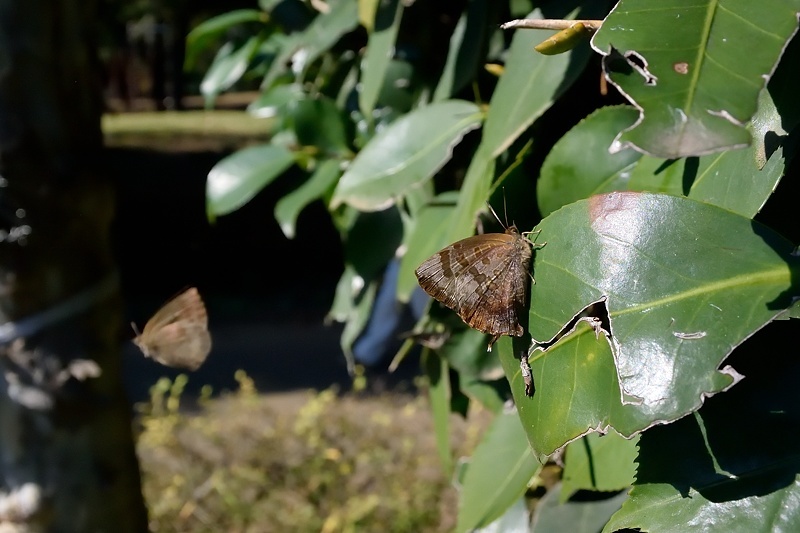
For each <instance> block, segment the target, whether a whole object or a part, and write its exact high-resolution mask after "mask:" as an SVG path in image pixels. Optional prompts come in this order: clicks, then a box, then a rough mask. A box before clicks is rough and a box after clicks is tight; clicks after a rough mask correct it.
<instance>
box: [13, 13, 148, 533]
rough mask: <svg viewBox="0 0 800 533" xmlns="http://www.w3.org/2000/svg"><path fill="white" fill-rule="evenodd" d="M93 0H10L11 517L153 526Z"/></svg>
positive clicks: (58, 526) (121, 528)
mask: <svg viewBox="0 0 800 533" xmlns="http://www.w3.org/2000/svg"><path fill="white" fill-rule="evenodd" d="M95 8H96V5H95V3H94V2H92V1H80V0H56V1H52V0H51V1H49V2H45V1H43V0H0V370H2V375H1V376H0V529H2V530H3V531H6V530H7V529H6V528H9V527H10V528H11V530H16V531H59V532H62V531H63V532H72V531H74V532H86V531H114V532H127V531H131V532H139V531H146V530H147V517H146V511H145V507H144V503H143V500H142V496H141V489H140V479H139V469H138V464H137V461H136V456H135V450H134V446H133V437H132V430H131V422H130V409H129V406H128V403H127V401H126V398H125V395H124V391H123V388H122V382H121V379H120V359H121V358H120V353H119V351H120V348H119V327H120V323H121V305H120V297H119V288H118V283H117V282H116V274H115V272H116V271H115V265H114V260H113V257H112V253H111V243H110V236H109V231H110V224H111V219H112V216H113V210H114V207H113V191H112V187H111V183H110V180H109V179H108V176H107V175H105V173H104V170H103V165H102V163H101V157H102V152H101V149H102V133H101V130H100V115H101V111H102V100H101V85H100V75H99V74H100V70H99V62H98V61H97V58H96V56H95V54H96V50H95V48H94V45H95V43H94V27H93V25H94V24H95V21H96V20H97V17H96V12H95Z"/></svg>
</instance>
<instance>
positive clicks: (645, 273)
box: [498, 193, 800, 454]
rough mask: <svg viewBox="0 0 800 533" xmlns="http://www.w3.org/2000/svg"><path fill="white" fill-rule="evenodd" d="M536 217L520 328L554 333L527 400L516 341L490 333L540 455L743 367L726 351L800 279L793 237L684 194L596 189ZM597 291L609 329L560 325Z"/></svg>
mask: <svg viewBox="0 0 800 533" xmlns="http://www.w3.org/2000/svg"><path fill="white" fill-rule="evenodd" d="M537 229H540V230H541V236H542V239H543V240H546V241H547V242H548V244H547V246H545V247H544V248H542V249H540V250H537V251H536V255H535V260H534V272H535V276H536V284H535V285H533V287H532V289H531V310H530V326H529V328H530V333H531V335H532V337H533V339H534V342H537V343H539V344H546V343H548V342H551V341H552V340H553V339H556V337H557V335H558V334H559V333H566V335H564V336H563V337H562V338H560V340H558V342H556V343H555V344H553V345H552V346H551V347H549V348H548V349H547V350H546V351H545V352H542V351H541V350H540V349H537V350H535V351H534V352H533V353H532V355H531V357H530V364H531V367H532V370H533V377H534V386H535V392H534V396H533V398H532V399H526V398H524V394H523V392H522V385H521V381H522V378H521V376H520V372H519V368H518V363H517V361H516V360H515V359H514V357H513V353H519V349H518V348H517V347H516V346H515V349H514V352H512V350H511V349H510V348H509V343H508V342H504V343H498V345H499V348H500V354H501V360H502V362H503V366H504V369H505V371H506V375H507V376H509V377H510V381H511V386H512V389H513V391H514V394H515V398H516V400H517V405H518V406H519V410H520V415H521V418H522V420H523V424H524V425H525V429H526V432H527V433H528V437H529V440H530V442H531V444H532V445H533V447H534V449H535V450H536V451H537V453H539V454H550V453H552V452H553V451H554V450H555V449H557V448H558V447H560V446H562V445H563V444H565V443H567V442H569V441H571V440H574V439H576V438H577V437H579V436H580V435H582V434H585V433H586V432H588V431H589V430H591V429H597V430H601V431H602V430H604V429H605V428H606V426H608V425H610V426H613V427H614V428H615V429H616V430H617V431H618V432H619V433H620V434H622V435H624V436H631V435H633V434H635V433H636V432H637V431H640V430H642V429H645V428H647V427H649V426H652V425H654V424H657V423H663V422H669V421H672V420H675V419H677V418H680V417H682V416H684V415H686V414H688V413H690V412H692V411H693V410H696V409H697V408H698V407H699V406H700V405H701V404H702V402H703V398H705V397H707V396H710V395H713V394H715V393H717V392H720V391H723V390H726V389H727V388H729V387H731V386H732V385H734V384H735V383H736V382H737V381H738V380H739V379H741V376H740V375H739V374H738V373H737V372H736V371H735V370H734V369H733V368H731V367H728V366H721V365H722V363H723V362H724V360H725V359H726V358H727V357H728V355H729V354H730V353H731V352H732V351H733V349H734V348H736V347H737V346H738V345H739V344H740V343H741V342H742V341H744V340H745V339H746V338H748V337H749V336H750V335H752V334H753V333H754V332H756V331H757V330H759V329H760V328H762V327H763V326H764V325H765V324H767V323H768V322H770V321H771V320H773V319H774V318H775V317H776V316H778V315H780V314H781V312H782V311H783V310H784V309H786V308H787V307H789V306H790V305H791V302H792V296H794V295H796V294H797V292H799V291H800V289H798V288H797V287H793V284H792V277H793V276H797V269H798V266H800V265H799V264H798V262H799V261H798V258H797V257H794V256H792V250H793V246H792V244H791V243H789V242H788V241H786V240H785V239H783V238H782V237H780V236H779V235H777V234H775V233H773V232H772V231H771V230H769V229H768V228H766V227H764V226H761V225H759V224H758V223H756V222H753V221H751V220H750V219H748V218H745V217H742V216H739V215H736V214H734V213H731V212H729V211H726V210H723V209H720V208H717V207H715V206H711V205H707V204H702V203H699V202H695V201H693V200H689V199H686V198H678V197H673V196H668V195H661V194H651V193H611V194H606V195H601V196H594V197H592V198H590V199H588V200H581V201H579V202H575V203H573V204H570V205H568V206H566V207H564V208H562V209H560V210H559V211H556V212H555V213H553V214H551V215H550V216H549V217H547V218H546V219H545V220H543V221H542V223H541V224H540V225H539V226H538V228H537ZM595 302H599V303H600V304H601V305H599V307H600V308H602V307H605V309H607V322H606V325H605V326H604V329H605V330H606V333H609V334H610V336H609V338H608V340H606V337H605V336H604V334H603V333H602V332H600V333H599V335H596V333H595V330H593V329H592V328H591V327H589V325H587V324H585V323H583V322H581V323H578V325H577V327H576V330H575V331H574V332H569V331H567V332H562V328H563V327H564V325H565V324H568V323H570V321H571V320H573V318H574V317H575V316H576V315H577V314H579V313H580V312H581V311H582V310H583V309H585V308H586V307H587V306H588V305H590V304H592V303H595ZM599 314H600V315H602V314H603V313H599ZM601 319H603V317H601ZM612 348H613V351H612ZM611 355H613V357H611ZM620 387H621V388H620Z"/></svg>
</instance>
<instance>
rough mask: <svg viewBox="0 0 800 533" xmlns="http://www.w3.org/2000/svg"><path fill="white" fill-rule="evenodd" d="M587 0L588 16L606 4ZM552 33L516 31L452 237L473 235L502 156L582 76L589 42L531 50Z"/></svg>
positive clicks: (564, 7) (562, 7)
mask: <svg viewBox="0 0 800 533" xmlns="http://www.w3.org/2000/svg"><path fill="white" fill-rule="evenodd" d="M576 4H577V2H569V3H566V2H564V3H561V4H559V6H558V7H559V9H560V10H561V11H564V12H566V10H567V9H569V7H570V6H573V5H576ZM585 4H586V6H587V7H586V8H585V9H583V10H582V11H581V15H582V16H583V15H585V16H584V17H583V18H591V17H592V16H593V15H594V14H596V13H599V11H598V8H602V6H601V5H600V3H598V2H585ZM573 16H574V14H573ZM529 18H543V17H542V13H541V11H539V10H534V11H533V13H531V15H530V16H529ZM549 33H551V32H548V31H542V30H527V29H526V30H522V31H517V32H515V34H514V37H513V40H512V41H511V47H510V48H509V50H508V57H507V59H506V62H505V68H504V72H503V75H502V76H501V77H500V81H499V82H498V84H497V88H496V89H495V91H494V93H493V94H492V100H491V103H490V106H489V111H488V113H487V116H486V124H485V125H484V129H483V138H482V140H481V144H480V146H479V147H478V150H477V152H476V154H475V155H474V156H473V158H472V161H471V162H470V166H469V168H468V169H467V175H466V177H465V178H464V184H463V185H462V187H461V196H459V198H458V205H457V206H456V214H455V216H454V218H453V223H452V225H451V231H450V233H449V241H448V242H453V241H456V240H458V239H463V238H464V237H468V236H469V235H471V234H472V232H473V230H474V227H475V217H476V216H477V214H478V212H479V211H481V210H483V209H484V208H485V207H484V206H485V203H486V200H487V198H488V197H489V191H490V187H491V182H492V179H494V171H495V159H496V158H497V156H499V155H500V154H501V153H502V152H503V151H505V150H506V149H507V148H508V147H509V146H510V145H511V144H512V143H513V142H514V141H515V140H517V139H518V138H519V136H520V135H522V133H524V131H525V130H526V129H527V128H528V126H530V125H531V124H532V123H533V121H534V120H536V119H537V118H538V117H540V116H541V115H542V114H543V113H544V112H545V111H546V110H547V109H549V108H550V106H551V105H552V104H553V102H554V101H555V99H556V98H558V96H559V95H561V94H562V93H563V91H565V90H566V89H567V88H568V87H569V86H570V85H571V84H572V83H573V82H574V81H575V80H576V79H577V77H578V75H579V74H580V72H581V71H582V70H583V68H584V66H585V65H586V62H587V61H588V59H589V47H588V46H579V47H577V48H575V49H574V50H572V51H571V52H569V53H567V54H561V55H559V56H555V57H546V56H542V55H540V54H536V53H532V52H531V50H532V49H533V46H534V44H536V43H537V42H539V41H541V40H542V39H544V38H545V36H546V35H547V34H549ZM443 244H445V243H443Z"/></svg>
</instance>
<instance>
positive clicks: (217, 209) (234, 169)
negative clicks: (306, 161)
mask: <svg viewBox="0 0 800 533" xmlns="http://www.w3.org/2000/svg"><path fill="white" fill-rule="evenodd" d="M293 163H294V154H292V152H290V151H288V150H286V149H285V148H283V147H280V146H274V145H271V144H267V145H262V146H254V147H252V148H245V149H244V150H240V151H238V152H236V153H234V154H232V155H229V156H228V157H226V158H225V159H223V160H222V161H220V162H219V163H217V164H216V165H214V168H212V169H211V170H210V171H209V173H208V181H207V182H206V202H207V204H208V207H207V209H208V212H209V214H210V215H212V216H220V215H227V214H228V213H231V212H232V211H236V210H237V209H239V208H240V207H242V206H243V205H244V204H246V203H247V202H249V201H250V199H251V198H253V197H254V196H255V195H256V194H257V193H258V192H259V191H260V190H261V189H263V188H264V187H265V186H266V185H268V184H269V183H271V182H272V181H273V180H274V179H275V178H277V177H278V176H280V175H281V174H283V173H284V172H285V171H286V170H287V169H288V168H289V167H290V166H292V164H293Z"/></svg>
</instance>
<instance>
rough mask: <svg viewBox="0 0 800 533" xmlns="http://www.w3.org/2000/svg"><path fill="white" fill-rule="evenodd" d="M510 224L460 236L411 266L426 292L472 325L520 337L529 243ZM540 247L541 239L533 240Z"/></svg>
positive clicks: (494, 334)
mask: <svg viewBox="0 0 800 533" xmlns="http://www.w3.org/2000/svg"><path fill="white" fill-rule="evenodd" d="M534 246H537V245H535V244H534V243H532V242H531V241H529V240H528V239H527V238H525V237H524V236H523V235H521V234H520V233H519V231H518V230H517V227H516V226H514V225H512V226H510V227H509V228H507V229H506V231H505V233H484V234H482V235H475V236H473V237H468V238H466V239H463V240H460V241H458V242H455V243H453V244H451V245H450V246H447V247H445V248H444V249H442V250H441V251H440V252H438V253H435V254H433V256H431V257H430V258H429V259H427V260H426V261H425V262H424V263H422V264H421V265H420V266H419V268H417V270H416V271H415V273H416V275H417V280H419V284H420V286H421V287H422V288H423V289H425V292H427V293H428V294H430V295H431V296H432V297H434V298H435V299H437V300H438V301H440V302H442V303H443V304H444V305H446V306H447V307H449V308H450V309H452V310H454V311H455V312H456V313H458V316H460V317H461V319H462V320H463V321H464V322H466V323H467V325H468V326H470V327H471V328H475V329H477V330H478V331H481V332H483V333H488V334H489V335H492V339H491V340H490V341H489V348H488V349H489V351H491V349H492V345H493V344H494V343H495V341H497V339H499V338H500V336H501V335H513V336H515V337H521V336H522V335H523V333H524V330H523V328H522V325H521V324H520V316H521V315H522V313H524V312H525V304H526V302H527V293H528V279H529V278H530V264H531V255H532V249H533V247H534ZM538 246H539V247H541V246H543V245H538Z"/></svg>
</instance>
